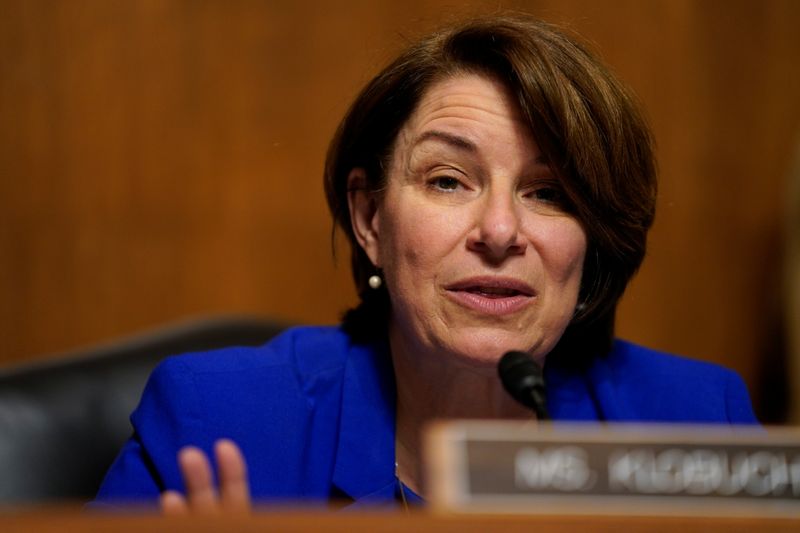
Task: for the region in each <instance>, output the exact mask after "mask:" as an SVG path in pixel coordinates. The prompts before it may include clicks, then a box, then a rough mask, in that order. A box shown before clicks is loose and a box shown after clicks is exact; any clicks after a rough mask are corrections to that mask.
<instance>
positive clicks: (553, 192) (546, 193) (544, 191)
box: [530, 187, 564, 205]
mask: <svg viewBox="0 0 800 533" xmlns="http://www.w3.org/2000/svg"><path fill="white" fill-rule="evenodd" d="M530 196H532V197H534V198H535V199H537V200H540V201H542V202H547V203H549V204H556V205H560V204H562V203H563V202H564V195H563V193H562V192H561V190H560V189H557V188H556V187H539V188H537V189H535V190H534V191H533V192H531V193H530Z"/></svg>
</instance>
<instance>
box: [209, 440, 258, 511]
mask: <svg viewBox="0 0 800 533" xmlns="http://www.w3.org/2000/svg"><path fill="white" fill-rule="evenodd" d="M214 452H215V454H216V457H217V468H218V471H219V490H220V497H221V500H222V508H223V509H224V510H225V511H231V512H247V511H249V510H250V486H249V484H248V482H247V465H246V464H245V461H244V457H243V456H242V452H241V450H240V449H239V447H238V446H237V445H236V443H234V442H233V441H231V440H228V439H220V440H218V441H217V442H216V444H215V445H214Z"/></svg>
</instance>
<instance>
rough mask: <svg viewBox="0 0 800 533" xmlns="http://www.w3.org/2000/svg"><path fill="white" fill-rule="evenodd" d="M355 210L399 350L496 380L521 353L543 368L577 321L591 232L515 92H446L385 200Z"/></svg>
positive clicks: (405, 148) (446, 85)
mask: <svg viewBox="0 0 800 533" xmlns="http://www.w3.org/2000/svg"><path fill="white" fill-rule="evenodd" d="M358 173H359V171H358V170H356V171H354V174H351V180H352V179H357V178H358ZM354 176H355V178H354ZM354 198H360V199H361V200H360V201H359V200H357V199H356V200H354ZM354 206H355V210H354V216H353V220H354V226H355V227H354V229H355V231H356V235H357V236H358V238H359V241H360V243H361V245H362V246H363V247H364V249H365V251H366V252H367V254H368V255H369V257H370V259H371V260H372V261H373V263H374V264H375V265H376V266H378V267H379V268H381V269H383V275H384V280H385V283H386V287H387V289H388V291H389V294H390V297H391V303H392V317H391V323H390V337H391V340H392V343H393V344H392V346H393V348H398V344H399V349H403V350H408V351H409V353H415V354H437V356H441V357H449V358H452V360H453V361H455V362H456V363H457V364H459V365H462V366H469V367H472V368H489V367H491V369H492V371H493V370H494V367H495V365H496V363H497V361H498V360H499V358H500V357H501V356H502V355H503V354H504V353H505V352H507V351H509V350H523V351H527V352H529V353H531V354H533V355H534V356H535V357H537V358H538V359H540V361H541V360H542V359H543V358H544V356H545V355H546V354H547V353H548V352H549V351H550V350H551V349H552V348H553V347H554V346H555V344H556V343H557V342H558V340H559V338H560V337H561V335H562V333H563V332H564V329H565V328H566V327H567V325H568V324H569V322H570V320H571V318H572V316H573V313H574V310H575V306H576V303H577V297H578V291H579V288H580V281H581V273H582V268H583V259H584V255H585V252H586V234H585V233H584V231H583V229H582V227H581V225H580V224H579V223H578V221H577V220H576V219H575V218H574V217H573V216H572V215H570V214H569V213H568V212H567V211H566V210H565V209H564V206H563V204H562V193H561V187H560V185H559V180H558V178H557V177H556V175H555V174H553V173H552V172H551V170H550V168H549V166H548V163H547V161H546V160H545V159H544V156H543V155H542V153H541V152H540V151H539V147H538V146H537V144H536V142H535V140H534V138H533V135H532V133H531V132H530V131H528V129H527V128H526V126H525V125H524V124H523V122H522V121H521V119H520V116H519V111H518V109H517V107H516V105H515V104H514V103H513V101H512V99H511V98H510V96H509V95H508V94H507V91H506V89H505V88H504V87H503V86H502V85H501V84H499V83H497V82H495V81H493V80H491V79H489V78H486V77H482V76H478V75H471V74H463V75H457V76H453V77H450V78H446V79H444V80H442V81H440V82H438V83H436V84H434V85H433V86H432V87H431V88H430V89H429V90H428V91H427V92H426V93H425V95H424V96H423V98H422V100H421V101H420V103H419V105H418V107H417V109H416V110H415V112H414V113H413V114H412V115H411V117H410V119H409V120H408V122H407V123H406V124H405V125H404V127H403V128H402V130H401V132H400V133H399V135H398V138H397V139H396V141H395V145H394V150H393V156H392V161H391V165H390V168H389V170H388V175H387V184H386V189H385V191H383V193H382V195H381V196H380V197H379V198H378V197H370V196H368V195H367V194H366V193H364V194H358V195H356V196H355V197H351V208H352V207H354ZM358 206H361V207H360V208H359V207H358ZM425 356H428V355H425Z"/></svg>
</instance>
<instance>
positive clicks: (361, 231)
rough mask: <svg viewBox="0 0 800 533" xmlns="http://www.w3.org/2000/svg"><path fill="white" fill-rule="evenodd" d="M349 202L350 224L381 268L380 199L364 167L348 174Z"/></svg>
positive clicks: (359, 240) (362, 244)
mask: <svg viewBox="0 0 800 533" xmlns="http://www.w3.org/2000/svg"><path fill="white" fill-rule="evenodd" d="M347 204H348V207H349V208H350V224H351V225H352V226H353V233H354V234H355V236H356V240H357V241H358V244H359V245H360V246H361V248H363V249H364V251H365V252H366V253H367V257H369V259H370V261H372V264H373V265H375V266H376V267H377V268H380V267H381V264H380V254H379V253H378V250H379V246H378V243H379V236H380V232H379V229H380V216H379V212H378V207H379V206H378V200H377V198H376V195H375V193H374V192H372V191H370V190H369V188H368V187H367V173H366V172H365V171H364V169H363V168H354V169H353V170H351V171H350V174H349V175H348V176H347Z"/></svg>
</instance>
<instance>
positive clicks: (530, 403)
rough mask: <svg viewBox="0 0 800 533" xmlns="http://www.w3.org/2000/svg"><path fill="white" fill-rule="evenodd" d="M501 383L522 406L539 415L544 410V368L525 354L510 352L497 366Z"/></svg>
mask: <svg viewBox="0 0 800 533" xmlns="http://www.w3.org/2000/svg"><path fill="white" fill-rule="evenodd" d="M497 371H498V373H499V374H500V381H502V382H503V386H504V387H505V389H506V391H508V393H509V394H510V395H511V396H512V397H513V398H514V399H515V400H517V401H518V402H520V403H521V404H522V405H524V406H526V407H528V408H530V409H533V410H534V411H536V412H537V413H538V412H540V410H541V409H543V408H544V406H543V405H542V401H541V400H540V399H543V398H544V374H542V367H540V366H539V365H538V363H536V361H534V360H533V357H531V356H530V355H529V354H527V353H524V352H508V353H506V354H505V355H504V356H503V357H501V358H500V362H499V363H498V364H497Z"/></svg>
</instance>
